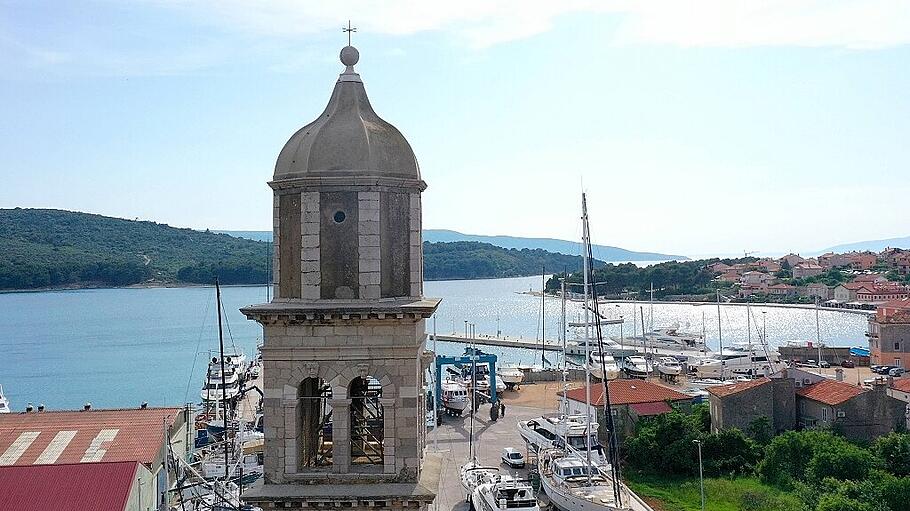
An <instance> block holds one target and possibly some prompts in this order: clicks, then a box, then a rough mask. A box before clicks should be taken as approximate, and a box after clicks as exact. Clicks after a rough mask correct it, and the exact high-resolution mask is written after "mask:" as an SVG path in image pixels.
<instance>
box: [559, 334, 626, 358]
mask: <svg viewBox="0 0 910 511" xmlns="http://www.w3.org/2000/svg"><path fill="white" fill-rule="evenodd" d="M586 346H587V347H586ZM595 351H597V352H603V353H606V354H607V355H610V356H611V357H629V356H632V355H637V354H638V350H637V349H636V348H635V347H634V346H627V345H625V344H621V343H619V342H617V341H616V339H603V340H602V341H601V342H597V340H595V339H592V340H590V341H585V340H584V339H578V340H574V341H567V342H566V354H567V355H574V356H580V357H582V360H584V357H585V355H587V354H590V353H593V352H595Z"/></svg>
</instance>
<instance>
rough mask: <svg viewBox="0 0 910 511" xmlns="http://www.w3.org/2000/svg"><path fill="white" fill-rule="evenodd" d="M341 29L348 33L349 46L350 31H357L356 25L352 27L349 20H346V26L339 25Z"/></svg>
mask: <svg viewBox="0 0 910 511" xmlns="http://www.w3.org/2000/svg"><path fill="white" fill-rule="evenodd" d="M341 31H342V32H347V33H348V46H350V45H351V32H357V27H352V26H351V20H348V26H346V27H341Z"/></svg>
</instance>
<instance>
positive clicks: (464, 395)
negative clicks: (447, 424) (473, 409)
mask: <svg viewBox="0 0 910 511" xmlns="http://www.w3.org/2000/svg"><path fill="white" fill-rule="evenodd" d="M441 385H442V393H441V394H440V397H441V400H442V407H443V408H445V412H446V414H448V415H454V416H461V414H462V412H464V410H465V408H467V407H468V390H467V389H466V388H465V386H464V385H462V384H461V383H459V382H457V381H455V380H445V381H443V382H442V384H441Z"/></svg>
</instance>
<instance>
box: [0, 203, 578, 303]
mask: <svg viewBox="0 0 910 511" xmlns="http://www.w3.org/2000/svg"><path fill="white" fill-rule="evenodd" d="M424 247H425V248H424V252H425V260H424V267H425V268H424V269H425V275H426V278H427V279H428V280H442V279H476V278H497V277H515V276H524V275H536V274H538V273H540V271H541V267H542V266H546V267H547V270H548V271H557V270H559V271H561V270H562V269H563V268H568V269H569V271H572V270H575V269H577V268H579V267H580V265H581V258H580V257H578V256H567V255H562V254H554V253H551V252H546V251H544V250H539V249H538V250H529V249H523V250H516V249H504V248H500V247H496V246H493V245H490V244H487V243H477V242H456V243H426V244H425V245H424ZM269 251H270V244H269V243H265V242H262V241H254V240H248V239H244V238H238V237H234V236H230V235H227V234H218V233H213V232H208V231H205V232H203V231H195V230H192V229H178V228H175V227H171V226H168V225H166V224H158V223H155V222H145V221H142V222H140V221H134V220H125V219H121V218H111V217H105V216H101V215H93V214H88V213H76V212H72V211H62V210H53V209H19V208H16V209H0V289H5V290H11V289H40V288H59V287H119V286H129V285H135V284H148V285H164V284H171V285H179V284H210V283H211V282H212V281H213V280H214V278H215V276H216V275H217V276H218V277H219V279H220V280H221V282H222V283H224V284H262V283H265V282H266V281H267V279H268V267H267V263H268V257H269Z"/></svg>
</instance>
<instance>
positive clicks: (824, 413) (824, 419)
mask: <svg viewBox="0 0 910 511" xmlns="http://www.w3.org/2000/svg"><path fill="white" fill-rule="evenodd" d="M822 422H828V407H824V408H822Z"/></svg>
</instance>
